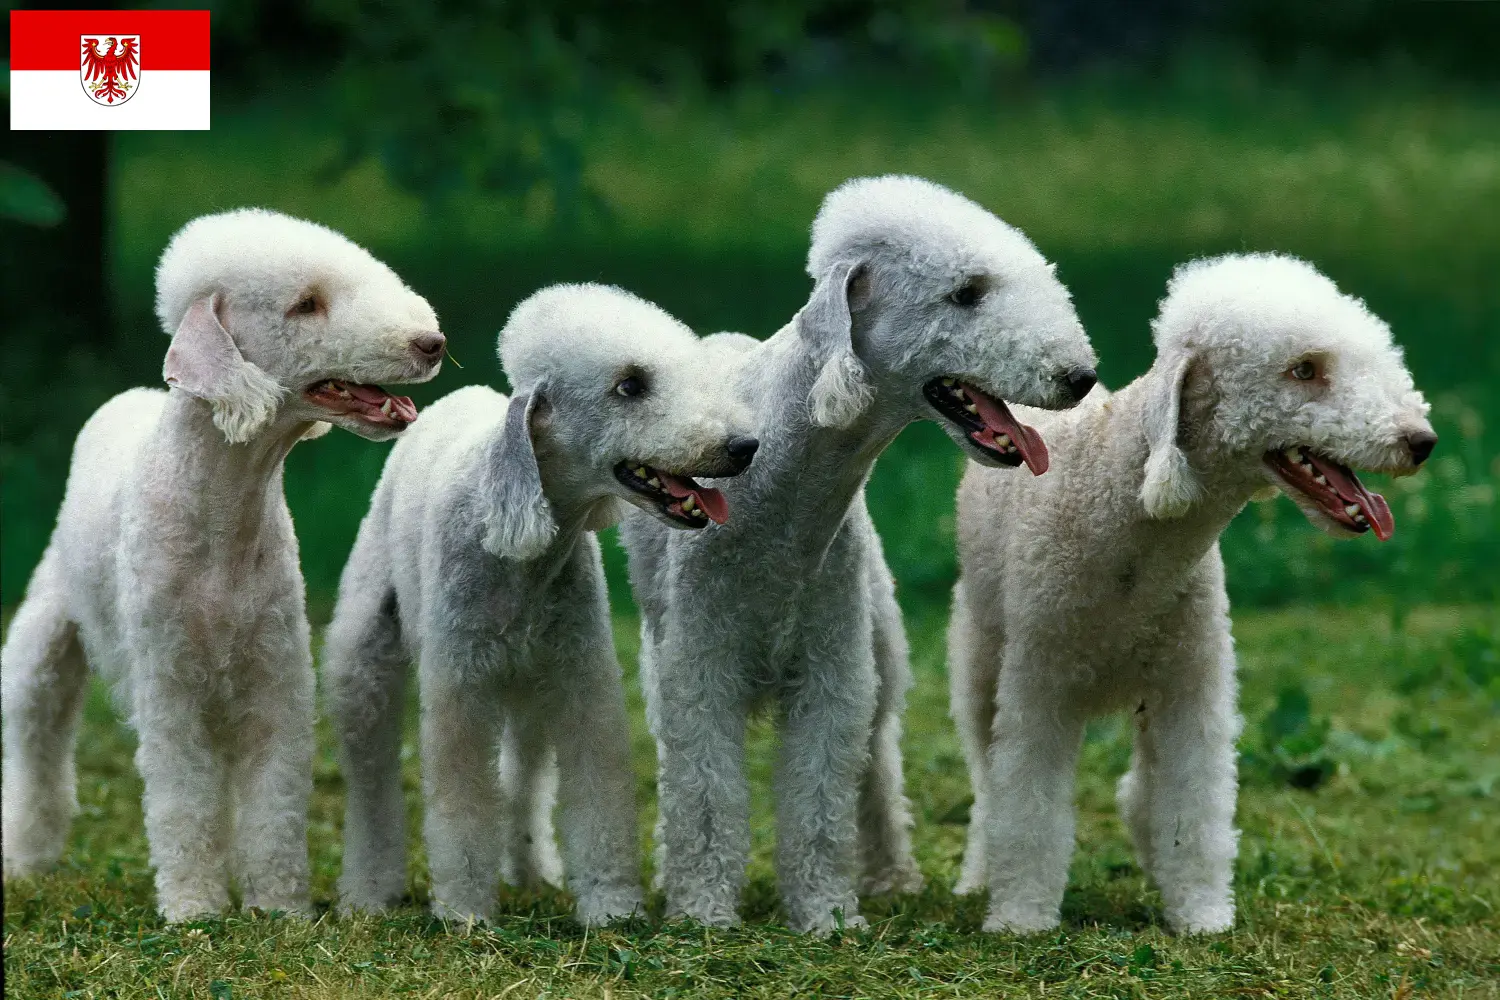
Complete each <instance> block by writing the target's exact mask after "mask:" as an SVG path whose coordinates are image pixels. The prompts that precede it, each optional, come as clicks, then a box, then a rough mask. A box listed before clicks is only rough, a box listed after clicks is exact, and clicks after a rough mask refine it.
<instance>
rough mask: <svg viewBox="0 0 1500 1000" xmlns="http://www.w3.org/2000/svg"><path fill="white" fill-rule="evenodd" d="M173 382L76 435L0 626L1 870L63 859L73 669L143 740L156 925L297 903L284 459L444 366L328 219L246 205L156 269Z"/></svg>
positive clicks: (431, 336)
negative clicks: (52, 510)
mask: <svg viewBox="0 0 1500 1000" xmlns="http://www.w3.org/2000/svg"><path fill="white" fill-rule="evenodd" d="M156 312H157V316H158V317H160V319H161V323H162V326H163V328H164V329H165V330H166V331H167V332H168V333H169V334H171V337H172V341H171V346H170V348H169V349H168V350H167V356H166V363H165V366H164V369H163V375H164V377H165V379H166V382H167V385H168V386H170V388H169V389H168V390H167V391H166V392H162V391H160V390H154V389H132V390H131V391H129V392H126V393H123V394H121V395H119V396H116V397H115V398H114V399H112V400H110V401H109V402H108V403H106V404H104V406H102V407H100V409H99V410H98V412H96V413H95V414H94V415H93V416H92V417H91V418H90V419H89V421H88V423H86V424H85V425H84V427H83V430H82V431H80V432H79V434H78V440H77V443H76V445H75V446H74V449H73V463H72V468H71V470H70V472H69V475H68V487H67V492H66V495H65V496H64V498H63V503H62V509H61V511H60V512H59V513H58V517H57V528H56V530H55V531H54V532H53V534H52V540H51V543H50V544H49V545H48V547H47V550H46V553H45V554H44V555H43V556H42V559H41V562H40V563H39V564H38V566H37V568H36V571H35V573H34V574H33V575H32V578H31V583H30V585H29V587H28V588H27V591H26V598H25V600H24V601H23V602H22V604H21V607H20V608H19V609H18V610H17V612H16V616H15V620H14V621H13V622H12V623H11V628H10V634H9V636H8V637H7V638H6V642H5V649H4V654H3V660H4V667H3V674H4V704H5V721H4V747H5V777H4V797H3V798H4V845H5V846H4V857H5V875H6V877H7V878H9V877H12V876H18V875H25V874H29V873H32V872H36V871H38V870H40V869H42V868H44V867H46V866H47V865H49V864H51V863H52V862H54V861H56V860H57V858H58V857H59V856H60V855H61V854H62V851H63V846H64V843H65V841H66V839H67V833H68V826H69V823H70V820H71V817H72V813H73V811H74V809H75V795H74V772H75V767H74V752H73V751H74V743H75V740H76V738H77V732H78V718H79V712H80V708H81V705H82V700H83V693H84V687H85V678H86V673H87V670H86V664H92V666H93V667H94V668H95V669H96V670H98V671H99V672H100V674H101V675H103V676H104V677H105V678H106V679H107V680H108V681H109V682H111V683H112V685H113V689H114V696H115V700H116V703H117V704H118V705H119V706H120V709H121V711H122V713H123V714H125V715H126V716H127V717H128V718H129V720H130V723H131V725H132V726H133V727H134V728H135V729H136V731H137V733H138V734H139V737H140V747H139V749H138V750H137V752H136V764H137V766H138V767H139V768H140V772H141V777H142V778H143V779H144V780H145V801H144V807H145V818H146V834H147V838H148V840H149V841H150V847H151V862H152V864H153V865H155V867H156V890H157V905H158V906H159V908H160V910H161V912H162V914H163V915H164V916H165V917H166V918H167V919H168V920H172V921H177V920H183V919H187V918H190V917H196V916H201V915H204V914H209V913H214V912H218V911H220V910H222V909H223V908H224V907H225V906H226V905H227V904H228V902H229V879H230V874H231V869H232V870H233V874H234V875H235V876H236V877H237V878H238V880H239V884H240V889H241V892H242V895H243V899H244V903H245V905H246V906H256V907H260V908H262V909H267V910H287V911H294V910H303V909H305V908H306V906H307V902H308V899H307V894H308V859H307V801H308V796H309V794H310V792H311V790H312V754H313V708H314V705H313V670H312V654H311V649H310V646H309V643H308V626H307V616H306V613H305V610H304V605H303V586H302V573H301V570H300V568H299V567H298V564H297V539H296V535H295V534H294V533H293V530H292V520H291V514H290V513H289V512H288V510H287V505H286V499H285V497H284V495H283V491H282V482H281V475H282V462H283V459H284V458H285V457H286V454H287V452H288V451H289V450H290V449H291V448H292V446H293V445H294V444H295V443H296V442H297V441H299V440H302V439H304V438H307V437H312V436H316V435H318V434H319V433H322V432H323V431H326V430H327V429H328V426H329V425H330V424H337V425H338V426H341V427H344V428H346V429H348V430H351V431H353V432H355V433H356V434H359V435H360V436H361V437H366V438H371V439H374V440H383V439H386V438H390V437H394V436H396V435H397V434H399V433H401V432H402V430H403V429H404V428H405V427H406V426H407V425H408V424H409V423H411V422H412V421H413V420H414V419H415V418H416V409H415V407H413V406H412V404H411V401H410V400H409V399H406V398H404V397H397V396H391V395H390V394H388V393H386V392H385V390H383V389H380V388H378V387H376V386H375V385H372V384H366V383H371V382H375V381H386V382H419V381H425V380H427V379H429V378H431V377H432V376H434V375H435V374H437V370H438V367H439V365H440V364H441V361H442V355H443V345H444V341H443V336H442V334H441V333H439V332H437V331H438V326H437V317H436V316H435V315H434V314H433V311H432V308H431V307H430V306H429V305H428V304H427V302H426V301H425V300H424V299H422V298H421V297H420V296H418V295H417V294H415V293H414V292H412V291H411V290H410V289H408V288H407V287H406V286H405V285H404V284H402V283H401V280H400V279H399V278H398V277H396V275H395V274H394V273H392V272H391V270H390V269H389V268H387V267H386V266H385V265H384V264H382V263H380V262H379V261H377V260H376V259H375V258H373V257H371V256H370V255H369V254H368V253H366V252H365V251H364V250H362V249H360V248H359V247H357V246H355V245H354V244H353V243H351V242H350V241H349V240H347V239H345V238H344V237H343V236H341V235H339V234H338V233H334V232H331V231H330V230H327V229H324V228H323V227H321V226H318V225H314V224H313V223H310V222H303V221H301V220H298V219H292V218H288V217H287V216H284V215H278V214H276V213H274V212H267V211H261V210H255V209H249V210H241V211H234V212H226V213H223V214H219V215H210V216H205V217H203V218H200V219H197V220H195V221H193V222H190V223H189V224H188V225H187V226H185V227H184V228H183V229H182V230H181V231H180V232H178V233H177V235H176V236H175V237H173V239H172V241H171V244H170V245H169V246H168V247H167V249H166V252H165V253H164V254H163V255H162V259H161V263H160V265H159V267H158V268H157V272H156Z"/></svg>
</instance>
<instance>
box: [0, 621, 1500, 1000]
mask: <svg viewBox="0 0 1500 1000" xmlns="http://www.w3.org/2000/svg"><path fill="white" fill-rule="evenodd" d="M943 624H944V620H943V615H942V613H941V611H940V610H938V609H936V608H931V609H919V610H918V611H917V612H916V613H914V614H913V615H912V616H911V617H910V620H909V623H908V626H909V629H910V631H911V634H912V639H913V644H914V648H915V657H916V675H917V687H916V690H915V691H914V692H913V697H912V701H911V708H910V712H909V714H908V734H909V735H908V738H907V779H908V784H909V787H910V791H911V795H912V798H913V800H914V802H915V805H916V812H917V817H918V821H917V829H916V843H917V849H918V852H919V855H920V858H921V862H922V867H923V870H924V872H925V873H926V875H927V877H928V879H929V883H930V884H929V887H928V888H927V890H926V891H924V892H923V893H922V894H920V895H918V896H914V897H904V898H898V899H893V900H875V901H869V902H868V903H867V905H866V909H865V912H866V914H867V916H868V917H869V918H870V924H871V926H870V928H869V929H868V930H867V931H861V932H859V933H849V934H846V935H843V936H842V937H836V938H835V939H833V940H829V941H814V940H808V939H803V938H800V937H797V936H795V935H792V934H790V933H789V932H787V931H786V930H785V929H784V928H783V927H781V926H779V915H778V911H777V901H776V892H775V885H774V879H773V876H772V873H771V868H770V860H769V859H770V848H771V825H770V824H771V816H770V809H769V806H770V803H769V797H768V795H767V794H766V789H767V787H768V778H769V770H770V756H771V753H772V750H773V740H772V736H771V733H770V732H769V729H768V728H767V727H765V726H760V727H758V728H757V729H756V731H755V733H754V737H753V740H752V743H751V746H750V749H749V755H750V760H751V771H752V774H753V775H754V778H755V784H756V808H755V825H756V838H755V856H754V860H753V862H752V866H751V880H750V886H749V890H748V892H747V894H746V898H745V905H744V908H743V913H744V917H745V920H746V925H745V927H744V928H743V929H740V930H736V931H728V932H725V931H712V932H710V931H704V930H702V929H700V928H697V927H694V926H691V925H687V924H662V923H661V922H660V919H659V918H660V911H661V899H660V898H659V897H654V898H653V900H652V906H653V910H652V919H651V920H649V921H644V922H642V923H640V924H639V925H637V926H633V927H630V928H627V929H623V930H612V931H607V932H602V933H599V932H595V933H589V934H585V933H584V932H583V931H582V930H581V929H579V928H578V927H577V926H576V925H574V924H572V923H571V921H570V920H569V919H568V918H567V914H568V912H569V909H568V899H567V897H566V896H565V895H564V894H561V893H555V894H554V893H545V894H542V895H532V894H518V893H514V892H511V891H509V890H504V889H502V904H501V907H500V916H499V917H498V919H497V921H496V923H495V925H494V926H493V927H491V928H487V929H485V928H472V929H469V928H444V927H443V926H442V925H441V924H438V923H436V922H434V921H432V920H431V919H429V918H428V916H427V915H426V913H425V911H424V910H423V909H422V908H421V907H420V905H419V904H421V903H424V902H425V893H426V872H425V867H424V862H423V859H422V856H421V852H420V849H418V850H417V853H416V857H415V862H414V865H413V871H414V880H413V882H414V884H413V892H414V900H413V905H410V906H407V907H403V908H402V909H401V910H400V911H399V912H397V913H395V914H393V915H391V916H389V917H387V918H384V919H374V918H362V919H357V920H340V919H337V918H335V917H334V915H333V914H332V913H331V912H328V909H327V907H328V903H329V901H330V900H331V898H332V891H333V883H334V879H335V877H336V875H337V871H338V867H339V856H340V854H339V851H340V848H339V827H340V825H341V823H342V801H343V796H342V787H341V782H340V778H339V775H338V773H337V770H336V769H335V767H334V764H333V759H332V754H331V751H330V749H329V743H328V739H327V734H326V733H324V739H323V741H322V752H321V754H320V757H319V759H318V763H317V766H316V779H317V785H316V793H315V799H314V802H313V815H312V824H311V835H310V839H311V844H312V851H313V858H314V868H315V884H314V896H315V898H316V900H317V902H318V908H319V916H318V918H317V919H316V920H315V921H313V922H305V921H301V920H295V919H290V920H288V919H280V918H275V917H266V916H257V915H236V916H233V917H231V918H229V919H226V920H223V921H210V922H204V923H198V924H190V925H187V926H184V927H166V926H164V925H163V924H162V923H161V922H160V921H159V920H158V919H157V917H156V916H155V914H154V911H153V908H152V907H153V897H152V892H151V888H150V884H151V883H150V878H151V876H150V871H149V869H148V868H147V867H146V857H147V854H146V845H145V840H144V834H143V831H142V827H141V817H140V805H139V795H140V782H139V780H138V778H137V777H136V774H135V771H134V768H133V766H132V764H131V751H132V740H131V737H130V735H129V733H128V731H127V730H125V729H124V728H123V727H122V726H120V725H119V724H118V723H117V722H116V721H115V719H114V717H113V714H112V712H111V710H110V707H109V704H108V700H107V697H106V695H105V693H104V692H103V691H102V690H95V691H94V692H93V694H92V696H91V698H90V701H89V703H88V708H87V712H86V716H85V723H84V731H83V735H82V738H81V740H80V743H79V768H80V780H79V797H80V800H81V805H82V814H81V815H80V816H79V818H78V821H77V823H76V825H75V828H74V834H73V838H72V841H71V842H70V845H69V850H68V860H67V863H66V865H65V867H64V868H63V869H62V870H61V871H59V872H57V873H56V874H53V875H50V876H48V877H45V878H41V879H38V880H35V881H29V882H20V883H15V884H12V885H11V886H9V887H7V891H6V896H5V978H6V991H7V993H8V994H9V995H12V996H17V997H22V996H26V997H42V996H68V997H106V996H117V997H162V998H173V997H211V998H216V1000H217V998H223V997H231V996H233V997H319V998H321V997H341V996H360V997H362V996H371V997H374V996H388V995H394V994H411V995H414V996H422V997H462V998H471V997H475V998H478V997H482V998H488V997H493V996H507V997H534V996H553V997H608V996H615V997H626V996H637V995H641V996H655V997H665V996H680V997H751V996H754V997H785V996H790V995H794V994H803V995H816V996H829V997H865V996H869V997H894V996H899V997H918V996H932V997H958V996H968V997H979V996H1001V995H1026V996H1077V997H1143V996H1195V997H1222V996H1262V995H1264V996H1299V997H1300V996H1307V997H1408V996H1414V995H1422V996H1428V995H1430V996H1445V997H1446V996H1451V997H1488V996H1500V913H1497V908H1500V874H1497V873H1500V841H1497V839H1496V837H1495V833H1496V831H1497V829H1500V648H1497V638H1500V615H1497V613H1496V611H1495V609H1494V608H1477V607H1472V606H1471V607H1463V606H1423V607H1416V608H1411V609H1408V610H1407V611H1406V612H1405V613H1404V614H1402V615H1401V616H1400V618H1399V620H1393V616H1392V615H1391V614H1390V613H1388V612H1375V611H1370V610H1340V609H1324V610H1298V611H1282V612H1247V613H1243V614H1241V615H1239V616H1238V618H1237V624H1236V634H1237V637H1238V639H1239V648H1240V654H1241V659H1240V663H1241V675H1242V678H1243V684H1244V698H1243V707H1244V712H1245V715H1246V717H1247V720H1248V722H1247V726H1246V735H1245V738H1244V741H1243V747H1244V751H1245V756H1244V762H1243V764H1242V768H1241V773H1242V779H1243V784H1244V790H1243V792H1242V795H1241V806H1240V826H1241V827H1242V828H1243V830H1244V835H1243V838H1242V840H1241V847H1240V860H1239V865H1238V877H1237V880H1236V893H1237V896H1238V899H1239V906H1240V910H1239V912H1240V917H1239V921H1238V925H1237V928H1236V930H1235V931H1234V932H1233V933H1230V934H1227V935H1223V936H1220V937H1215V938H1210V939H1204V940H1180V939H1176V938H1172V937H1170V936H1168V935H1167V934H1166V933H1165V931H1164V929H1163V926H1162V917H1161V908H1160V901H1159V898H1158V897H1157V896H1156V895H1155V893H1154V892H1153V891H1152V890H1150V889H1149V888H1148V887H1147V885H1146V884H1145V881H1144V879H1143V877H1142V875H1141V873H1140V871H1139V869H1138V868H1137V867H1136V866H1135V864H1134V862H1133V861H1132V860H1131V855H1130V851H1129V848H1128V846H1127V842H1126V840H1125V837H1124V833H1123V830H1122V828H1121V826H1120V823H1119V821H1118V819H1117V818H1116V816H1115V812H1114V806H1113V799H1112V788H1113V781H1114V779H1115V778H1116V777H1117V776H1118V775H1119V773H1120V772H1121V771H1123V769H1124V767H1125V763H1126V760H1127V757H1128V752H1129V747H1128V736H1127V727H1126V726H1125V725H1124V724H1123V720H1122V721H1120V722H1115V721H1110V722H1106V723H1104V724H1102V725H1097V726H1095V727H1094V728H1093V729H1092V730H1091V731H1090V733H1089V737H1088V740H1087V743H1086V746H1085V751H1084V761H1083V768H1082V774H1081V780H1080V788H1079V796H1078V801H1079V807H1080V823H1079V840H1080V849H1079V851H1078V853H1077V855H1076V858H1075V861H1074V865H1073V872H1072V878H1071V882H1070V887H1069V889H1068V894H1067V898H1066V901H1065V903H1064V927H1063V930H1062V931H1061V932H1060V933H1055V934H1048V935H1043V936H1040V937H1035V938H1025V939H1018V938H1014V937H1002V936H990V935H983V934H981V933H979V930H978V927H979V923H980V921H981V919H982V917H983V901H982V900H980V899H961V898H955V897H954V896H953V895H952V894H951V893H950V892H949V891H948V887H949V886H950V885H951V884H952V881H953V879H954V877H955V875H956V872H957V865H958V859H959V853H960V851H961V848H962V840H963V832H964V828H963V821H964V819H965V817H966V813H967V805H968V783H967V776H966V774H965V770H964V766H963V763H962V760H961V757H960V754H959V750H958V746H957V741H956V738H955V736H954V734H953V730H952V727H951V725H950V724H949V722H948V720H947V718H946V704H947V696H946V683H945V680H944V670H943V652H942V629H943ZM634 627H635V626H634V621H633V620H631V619H628V618H622V619H620V620H619V623H618V629H617V634H618V643H619V646H620V649H621V655H622V657H623V658H624V660H625V662H626V664H627V672H628V673H632V674H633V670H632V669H631V664H633V654H634V648H635V641H634ZM632 710H633V713H634V717H635V718H636V720H637V722H638V729H637V738H636V744H635V750H636V771H637V774H638V775H639V798H640V805H641V811H640V820H641V831H642V837H643V841H644V840H645V838H647V837H648V836H649V831H650V826H651V821H652V819H653V817H654V789H653V780H652V775H653V765H654V761H653V754H652V749H651V745H650V742H649V739H648V738H647V736H646V734H645V731H644V727H643V726H639V720H640V718H641V712H640V704H639V698H638V695H637V694H636V692H635V689H634V688H633V687H632ZM1309 775H1313V776H1314V777H1312V778H1311V779H1309V777H1308V776H1309ZM1320 779H1322V780H1321V783H1318V782H1319V780H1320ZM406 780H407V792H408V801H409V803H410V807H411V815H410V825H411V830H412V833H413V842H414V843H420V840H419V837H418V836H417V831H418V829H419V828H418V816H419V812H418V808H419V804H418V796H417V790H416V789H417V761H416V760H415V759H414V758H413V759H410V760H408V762H407V766H406ZM1291 782H1296V783H1299V784H1309V783H1317V787H1316V788H1314V789H1312V790H1301V789H1297V788H1294V787H1291V784H1290V783H1291Z"/></svg>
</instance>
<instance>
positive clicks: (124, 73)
mask: <svg viewBox="0 0 1500 1000" xmlns="http://www.w3.org/2000/svg"><path fill="white" fill-rule="evenodd" d="M81 37H82V39H83V63H82V65H81V66H80V68H79V71H78V72H79V76H80V77H82V79H83V92H84V93H86V94H88V95H89V99H90V100H91V101H93V102H94V103H95V104H105V105H109V104H124V103H125V102H126V101H128V100H130V99H131V98H132V97H134V96H135V91H136V88H137V86H138V85H139V83H140V67H141V36H140V35H118V36H113V35H112V36H108V37H106V38H105V39H104V45H103V47H102V48H101V47H100V45H99V38H98V36H95V37H93V38H89V37H88V36H86V35H85V36H81Z"/></svg>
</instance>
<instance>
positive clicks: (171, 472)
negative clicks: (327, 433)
mask: <svg viewBox="0 0 1500 1000" xmlns="http://www.w3.org/2000/svg"><path fill="white" fill-rule="evenodd" d="M311 426H312V424H311V422H308V421H290V420H277V421H275V422H273V423H272V424H271V426H270V427H269V428H267V429H266V430H265V431H263V432H262V433H260V434H258V435H256V436H255V437H254V438H253V439H251V440H250V441H246V442H245V443H243V444H230V443H229V442H228V441H226V440H225V438H224V434H223V432H221V431H220V430H219V428H218V427H216V426H215V425H214V421H213V409H212V407H211V406H210V405H209V404H208V403H206V402H204V401H203V400H201V399H198V398H196V397H194V396H190V395H188V394H187V393H186V392H183V391H181V390H180V389H172V390H169V392H168V395H167V403H166V406H165V408H164V409H163V411H162V415H161V419H160V422H159V423H158V424H157V428H156V436H155V445H156V447H155V448H154V449H153V450H152V453H151V457H150V458H149V459H148V461H149V462H150V463H151V465H152V467H153V468H152V470H151V473H150V474H151V475H152V476H153V477H154V478H155V479H156V481H157V484H158V486H159V489H158V490H154V491H153V493H152V495H153V496H157V497H160V498H161V502H163V503H165V504H167V505H169V506H170V508H171V511H170V515H169V516H168V520H167V522H166V523H172V524H178V525H180V524H182V523H183V521H184V520H188V521H191V522H192V523H193V527H194V531H195V533H196V534H197V536H198V537H200V538H202V539H205V540H206V541H207V543H208V544H209V546H210V547H211V548H214V549H216V548H218V547H220V546H227V547H229V548H230V549H231V550H233V551H240V552H248V551H253V545H252V543H253V542H254V541H255V539H256V538H257V537H258V536H259V534H260V532H261V530H262V528H263V527H264V526H265V524H266V518H267V514H268V512H269V511H270V510H272V509H274V506H275V505H276V504H277V503H282V504H284V503H285V502H286V501H285V495H284V493H283V489H282V466H283V464H284V463H285V461H286V456H287V453H288V452H290V451H291V450H292V446H293V445H295V444H296V443H297V441H298V440H299V439H300V438H301V437H302V435H303V434H305V433H307V431H308V429H309V428H310V427H311Z"/></svg>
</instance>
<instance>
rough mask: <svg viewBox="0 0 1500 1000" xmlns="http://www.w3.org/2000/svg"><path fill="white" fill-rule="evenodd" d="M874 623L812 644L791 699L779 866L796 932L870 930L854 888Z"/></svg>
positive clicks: (783, 754)
mask: <svg viewBox="0 0 1500 1000" xmlns="http://www.w3.org/2000/svg"><path fill="white" fill-rule="evenodd" d="M868 636H869V630H868V628H865V629H864V632H863V641H861V637H860V636H849V637H847V638H848V641H847V642H841V641H839V640H840V639H842V638H845V637H843V636H835V635H824V636H820V637H818V638H817V640H816V642H817V645H816V646H815V647H814V648H811V649H805V650H804V658H803V662H802V663H800V664H798V666H797V668H796V669H797V672H798V677H797V678H796V681H795V682H794V683H793V684H792V685H791V686H790V687H789V690H788V691H787V692H786V694H785V695H784V696H783V702H784V704H783V710H784V715H783V722H782V731H781V751H780V754H779V756H778V758H777V773H776V819H777V823H776V873H777V877H778V879H779V881H780V883H781V900H782V904H783V905H784V906H785V907H786V910H787V921H788V923H789V924H790V925H791V926H792V928H793V929H794V930H798V931H811V932H813V933H819V934H822V933H827V932H829V931H831V930H833V929H834V928H835V927H837V926H838V924H839V922H840V921H842V922H843V925H844V926H845V927H862V926H864V923H865V920H864V918H863V917H861V916H860V915H859V898H858V896H857V895H856V893H855V887H854V881H855V869H856V866H857V856H858V837H859V834H858V826H857V812H858V804H859V794H860V785H861V781H862V779H863V777H864V773H865V769H866V767H867V753H868V748H869V744H870V728H871V723H872V720H873V718H874V715H875V701H876V687H877V683H878V682H877V680H876V677H875V662H874V655H873V652H872V650H871V647H870V643H869V638H868Z"/></svg>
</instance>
